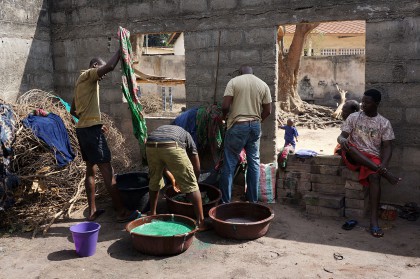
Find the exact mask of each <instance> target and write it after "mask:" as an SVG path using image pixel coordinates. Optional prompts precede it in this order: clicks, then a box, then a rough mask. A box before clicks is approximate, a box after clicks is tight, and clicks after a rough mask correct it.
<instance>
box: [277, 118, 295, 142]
mask: <svg viewBox="0 0 420 279" xmlns="http://www.w3.org/2000/svg"><path fill="white" fill-rule="evenodd" d="M280 129H283V130H284V146H288V145H289V144H290V145H292V146H293V149H295V148H296V142H298V136H299V134H298V131H297V129H296V127H295V126H294V123H293V120H292V119H290V118H289V119H287V125H284V126H281V127H280ZM295 139H296V142H295Z"/></svg>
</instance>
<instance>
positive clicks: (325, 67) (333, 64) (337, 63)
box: [298, 55, 365, 107]
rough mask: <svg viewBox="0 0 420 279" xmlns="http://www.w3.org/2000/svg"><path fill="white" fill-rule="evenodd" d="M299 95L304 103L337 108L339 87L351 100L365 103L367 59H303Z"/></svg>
mask: <svg viewBox="0 0 420 279" xmlns="http://www.w3.org/2000/svg"><path fill="white" fill-rule="evenodd" d="M298 80H299V81H298V92H299V95H300V97H301V98H302V99H303V100H308V101H313V103H315V104H317V105H324V106H330V107H335V106H336V104H337V103H339V102H340V94H339V92H338V91H337V88H336V87H335V84H338V86H339V87H340V88H341V89H344V90H346V91H348V92H347V94H346V96H347V99H355V100H358V101H361V100H362V96H363V92H364V91H365V56H364V55H337V56H326V57H322V56H305V57H302V60H301V63H300V68H299V76H298Z"/></svg>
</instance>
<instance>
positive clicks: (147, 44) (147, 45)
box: [146, 34, 149, 54]
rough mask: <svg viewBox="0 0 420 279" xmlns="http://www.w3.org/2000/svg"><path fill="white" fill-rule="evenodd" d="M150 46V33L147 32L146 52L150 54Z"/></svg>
mask: <svg viewBox="0 0 420 279" xmlns="http://www.w3.org/2000/svg"><path fill="white" fill-rule="evenodd" d="M148 48H149V35H148V34H146V54H148V52H149V50H148Z"/></svg>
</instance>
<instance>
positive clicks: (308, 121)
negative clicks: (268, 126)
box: [277, 103, 343, 129]
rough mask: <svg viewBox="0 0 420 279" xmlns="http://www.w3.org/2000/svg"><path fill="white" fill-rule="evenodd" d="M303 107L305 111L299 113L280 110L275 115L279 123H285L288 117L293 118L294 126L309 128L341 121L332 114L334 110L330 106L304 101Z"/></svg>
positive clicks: (322, 126) (332, 124)
mask: <svg viewBox="0 0 420 279" xmlns="http://www.w3.org/2000/svg"><path fill="white" fill-rule="evenodd" d="M304 108H305V109H304V111H305V112H304V113H301V114H299V115H296V114H294V113H291V112H285V111H282V110H280V112H279V114H278V116H277V120H278V123H279V125H286V122H287V119H288V118H291V119H293V120H294V122H295V125H296V126H298V127H307V128H310V129H324V128H326V127H335V126H338V125H340V124H341V123H342V122H343V121H342V120H337V119H336V118H335V117H334V116H333V113H334V110H333V109H331V108H328V107H324V106H319V105H313V104H308V103H304Z"/></svg>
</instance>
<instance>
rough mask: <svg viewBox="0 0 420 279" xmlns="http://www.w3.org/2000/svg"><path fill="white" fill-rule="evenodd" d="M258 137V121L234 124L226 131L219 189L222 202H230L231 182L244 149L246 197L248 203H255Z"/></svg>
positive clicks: (257, 180) (258, 160) (258, 155)
mask: <svg viewBox="0 0 420 279" xmlns="http://www.w3.org/2000/svg"><path fill="white" fill-rule="evenodd" d="M260 137H261V123H260V122H259V121H253V122H245V123H240V124H234V125H233V126H232V127H231V128H230V129H229V130H227V131H226V135H225V140H224V155H223V168H222V173H221V177H220V183H219V188H220V190H221V191H222V202H223V203H228V202H230V199H231V195H232V181H233V175H234V172H235V169H236V166H237V165H238V162H239V154H240V153H241V151H242V149H243V148H245V151H246V160H247V167H248V169H247V175H246V183H247V189H246V197H247V199H248V201H250V202H257V191H258V187H259V183H260Z"/></svg>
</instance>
